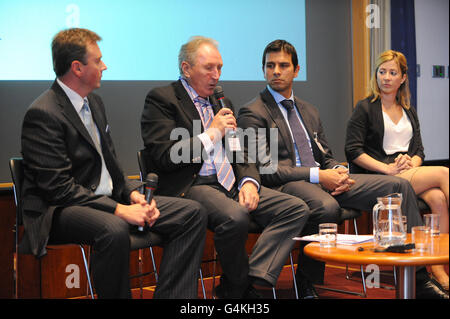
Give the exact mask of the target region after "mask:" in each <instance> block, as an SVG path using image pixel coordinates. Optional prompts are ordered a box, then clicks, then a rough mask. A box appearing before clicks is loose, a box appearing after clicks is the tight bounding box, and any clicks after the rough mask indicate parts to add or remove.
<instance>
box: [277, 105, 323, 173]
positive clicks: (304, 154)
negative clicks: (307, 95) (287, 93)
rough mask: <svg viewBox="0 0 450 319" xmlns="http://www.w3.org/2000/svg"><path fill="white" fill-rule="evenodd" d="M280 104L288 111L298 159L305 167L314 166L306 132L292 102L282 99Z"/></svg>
mask: <svg viewBox="0 0 450 319" xmlns="http://www.w3.org/2000/svg"><path fill="white" fill-rule="evenodd" d="M281 105H283V106H284V108H285V109H286V110H287V112H288V120H289V126H290V127H291V131H292V134H293V135H294V141H295V144H296V145H297V151H298V154H299V156H300V161H301V164H302V166H305V167H316V166H317V165H316V162H315V161H314V156H313V153H312V151H311V147H310V146H309V143H308V139H307V138H306V133H305V130H304V129H303V127H302V126H301V124H300V121H299V119H298V116H297V113H296V112H295V109H294V102H293V101H292V100H283V101H281Z"/></svg>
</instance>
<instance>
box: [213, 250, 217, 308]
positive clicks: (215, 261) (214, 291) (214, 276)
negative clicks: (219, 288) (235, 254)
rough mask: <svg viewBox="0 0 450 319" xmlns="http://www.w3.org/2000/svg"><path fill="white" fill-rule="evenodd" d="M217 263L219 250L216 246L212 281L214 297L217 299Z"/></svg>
mask: <svg viewBox="0 0 450 319" xmlns="http://www.w3.org/2000/svg"><path fill="white" fill-rule="evenodd" d="M216 263H217V251H216V249H215V248H214V262H213V282H212V298H213V299H216V289H215V288H216Z"/></svg>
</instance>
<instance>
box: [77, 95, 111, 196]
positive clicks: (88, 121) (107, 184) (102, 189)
mask: <svg viewBox="0 0 450 319" xmlns="http://www.w3.org/2000/svg"><path fill="white" fill-rule="evenodd" d="M81 116H82V118H83V122H84V125H85V126H86V129H87V130H88V132H89V135H90V136H91V138H92V141H93V142H94V145H95V147H96V149H97V152H98V153H99V154H100V157H101V159H102V173H101V176H100V183H99V184H98V187H97V189H96V190H95V194H103V195H108V196H110V195H111V194H112V179H111V175H110V174H109V172H108V169H107V167H106V164H105V159H104V158H103V153H102V147H101V144H100V137H99V135H98V130H97V127H96V126H95V123H94V120H93V118H92V114H91V110H90V108H89V104H88V100H87V99H86V98H85V99H84V104H83V107H82V108H81Z"/></svg>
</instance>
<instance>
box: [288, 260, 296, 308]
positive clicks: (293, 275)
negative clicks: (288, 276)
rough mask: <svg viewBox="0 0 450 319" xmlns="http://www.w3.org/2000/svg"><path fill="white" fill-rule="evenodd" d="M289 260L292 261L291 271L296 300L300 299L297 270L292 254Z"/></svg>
mask: <svg viewBox="0 0 450 319" xmlns="http://www.w3.org/2000/svg"><path fill="white" fill-rule="evenodd" d="M289 258H290V259H291V271H292V280H293V281H294V291H295V299H298V289H297V281H296V280H295V268H294V260H293V259H292V252H290V253H289Z"/></svg>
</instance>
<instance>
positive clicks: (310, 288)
mask: <svg viewBox="0 0 450 319" xmlns="http://www.w3.org/2000/svg"><path fill="white" fill-rule="evenodd" d="M297 289H298V298H299V299H319V295H318V294H317V291H316V288H314V285H313V284H312V283H311V281H309V280H308V279H306V278H304V277H303V278H302V279H297Z"/></svg>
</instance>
